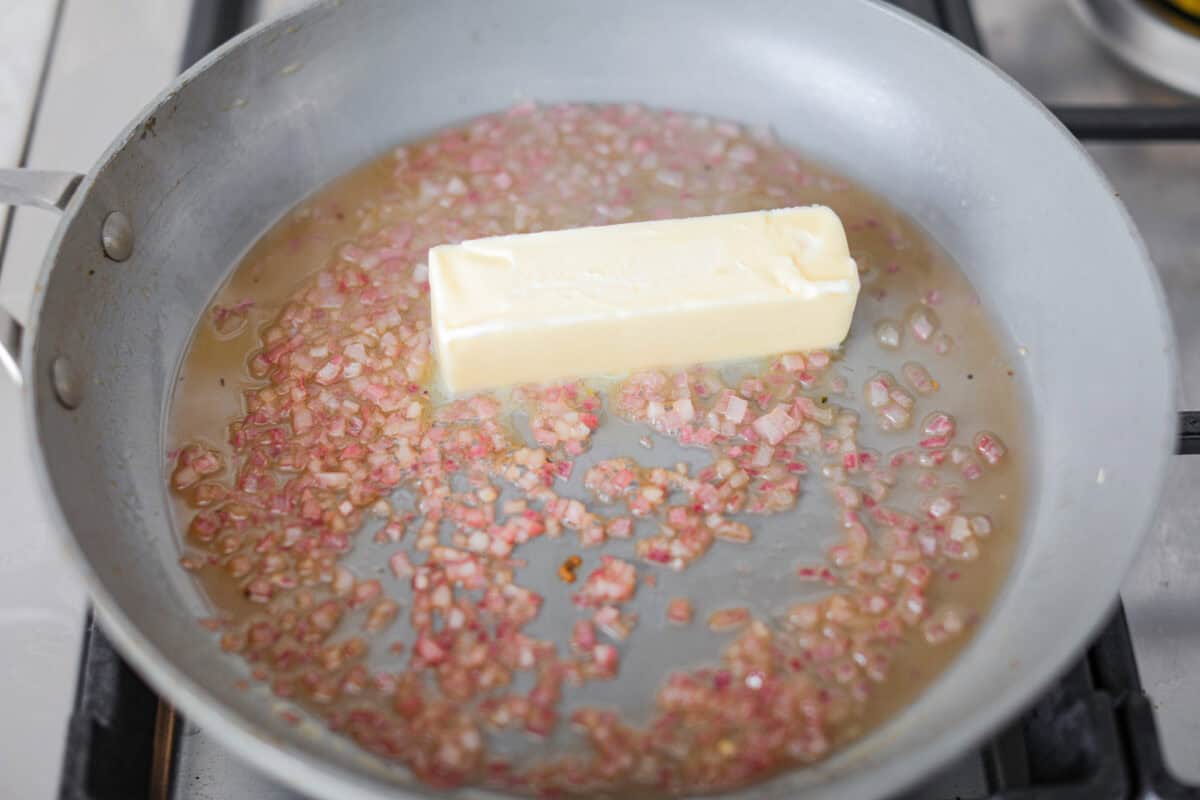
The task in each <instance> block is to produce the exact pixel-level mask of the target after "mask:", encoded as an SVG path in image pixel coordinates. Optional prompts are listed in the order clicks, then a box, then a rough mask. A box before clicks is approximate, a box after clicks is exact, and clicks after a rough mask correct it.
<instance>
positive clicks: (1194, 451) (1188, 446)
mask: <svg viewBox="0 0 1200 800" xmlns="http://www.w3.org/2000/svg"><path fill="white" fill-rule="evenodd" d="M1176 452H1178V453H1179V454H1180V455H1185V456H1195V455H1200V411H1180V412H1179V443H1178V444H1177V445H1176Z"/></svg>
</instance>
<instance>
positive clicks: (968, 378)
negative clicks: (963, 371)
mask: <svg viewBox="0 0 1200 800" xmlns="http://www.w3.org/2000/svg"><path fill="white" fill-rule="evenodd" d="M967 380H969V381H973V380H975V376H974V375H972V374H971V373H970V372H968V373H967Z"/></svg>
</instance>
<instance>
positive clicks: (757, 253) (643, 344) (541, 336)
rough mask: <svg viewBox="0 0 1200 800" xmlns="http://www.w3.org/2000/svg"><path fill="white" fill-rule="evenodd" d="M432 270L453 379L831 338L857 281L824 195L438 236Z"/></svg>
mask: <svg viewBox="0 0 1200 800" xmlns="http://www.w3.org/2000/svg"><path fill="white" fill-rule="evenodd" d="M429 284H430V293H431V297H432V303H433V330H434V346H435V348H436V351H437V353H436V355H437V360H438V364H439V367H440V371H441V376H442V381H443V382H444V383H445V386H446V388H447V389H449V390H450V391H451V392H463V391H471V390H476V389H485V388H491V387H498V386H507V385H511V384H520V383H539V382H544V381H550V380H555V379H559V378H572V377H584V376H590V375H619V374H623V373H628V372H631V371H633V370H637V369H643V368H647V367H662V366H677V365H684V364H693V363H697V362H704V361H724V360H729V359H738V358H750V357H755V356H764V355H770V354H774V353H784V352H792V351H802V350H813V349H818V348H827V347H834V346H836V345H838V344H840V343H841V342H842V340H843V339H844V338H845V337H846V334H847V332H848V331H849V329H850V319H851V316H852V315H853V313H854V305H855V302H856V300H857V298H858V290H859V281H858V269H857V267H856V265H855V263H854V259H852V258H851V257H850V250H849V247H848V245H847V242H846V232H845V230H844V229H843V227H842V223H841V220H840V219H838V216H837V214H835V213H834V212H833V211H832V210H831V209H829V208H826V207H824V206H809V207H803V208H782V209H776V210H773V211H752V212H747V213H742V214H724V215H720V216H712V217H696V218H692V219H677V220H663V221H655V222H634V223H629V224H624V225H607V226H603V227H593V228H576V229H573V230H565V231H549V232H545V233H531V234H524V235H515V236H495V237H491V238H488V239H475V240H473V241H468V242H463V243H462V244H457V245H440V246H438V247H434V248H432V249H431V250H430V251H429Z"/></svg>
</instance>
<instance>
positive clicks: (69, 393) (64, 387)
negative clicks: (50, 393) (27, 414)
mask: <svg viewBox="0 0 1200 800" xmlns="http://www.w3.org/2000/svg"><path fill="white" fill-rule="evenodd" d="M50 383H51V385H52V386H53V387H54V396H55V397H56V398H57V399H58V403H59V405H61V406H62V407H63V408H66V409H74V408H79V404H80V403H81V402H83V389H82V387H81V386H80V385H79V378H78V377H76V375H75V368H74V367H72V366H71V362H70V360H69V359H68V358H67V357H66V356H58V357H57V358H55V359H54V360H53V361H51V362H50Z"/></svg>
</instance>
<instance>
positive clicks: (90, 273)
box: [88, 269, 96, 277]
mask: <svg viewBox="0 0 1200 800" xmlns="http://www.w3.org/2000/svg"><path fill="white" fill-rule="evenodd" d="M95 274H96V270H94V269H89V270H88V276H89V277H90V276H92V275H95Z"/></svg>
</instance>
